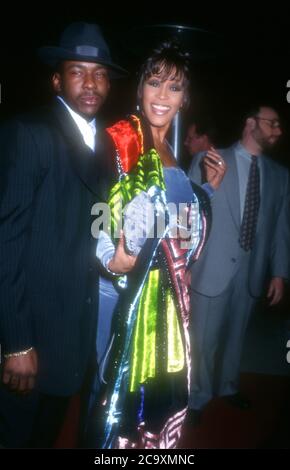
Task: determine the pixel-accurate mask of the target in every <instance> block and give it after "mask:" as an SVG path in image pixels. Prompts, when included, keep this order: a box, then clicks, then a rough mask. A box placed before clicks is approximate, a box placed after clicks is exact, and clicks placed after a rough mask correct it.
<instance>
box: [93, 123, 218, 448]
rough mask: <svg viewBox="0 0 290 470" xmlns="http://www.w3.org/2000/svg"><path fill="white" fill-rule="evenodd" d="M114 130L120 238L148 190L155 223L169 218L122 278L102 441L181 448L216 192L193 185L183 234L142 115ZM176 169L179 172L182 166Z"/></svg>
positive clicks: (114, 201) (113, 224)
mask: <svg viewBox="0 0 290 470" xmlns="http://www.w3.org/2000/svg"><path fill="white" fill-rule="evenodd" d="M108 133H109V134H110V136H111V138H112V140H113V142H114V145H115V149H116V153H115V158H116V165H117V168H118V172H119V181H118V183H117V184H116V185H115V186H114V187H113V188H112V190H111V192H110V197H109V205H110V208H111V221H110V229H111V230H112V232H111V234H112V236H114V233H116V228H117V226H118V224H120V222H121V221H122V218H123V208H124V206H125V205H126V204H128V203H129V202H130V201H132V200H133V198H134V197H135V196H137V195H138V194H140V192H142V191H143V192H145V193H146V194H150V197H151V201H152V204H153V206H154V217H155V225H157V222H158V220H157V219H158V217H159V218H160V217H161V216H162V218H163V221H164V224H163V225H162V224H161V226H162V229H161V232H160V228H159V229H158V233H155V236H154V237H153V236H152V237H151V238H148V239H147V241H146V242H145V244H144V246H143V248H142V250H141V252H140V254H139V256H138V260H137V263H136V266H135V268H134V270H133V271H132V272H131V273H130V274H129V275H127V276H121V277H120V278H119V279H118V280H117V281H116V282H117V284H119V291H120V295H119V301H118V304H117V308H116V310H115V313H114V320H113V332H114V335H113V342H112V344H113V346H112V348H111V350H110V354H109V361H108V365H107V372H106V374H105V376H106V382H107V385H106V389H105V394H104V397H103V404H102V406H101V411H100V415H101V418H100V417H99V418H98V423H97V426H98V439H97V441H98V442H96V446H97V447H101V448H134V447H135V448H168V449H169V448H175V447H176V446H177V443H178V440H179V438H180V435H181V430H182V425H183V423H184V420H185V416H186V411H187V401H188V391H189V380H190V367H191V361H190V341H189V334H188V322H189V313H190V299H189V290H188V286H187V284H186V281H185V272H186V268H187V267H188V265H189V264H190V262H192V261H193V260H194V259H196V258H197V257H198V256H199V254H200V252H201V250H202V247H203V245H204V243H205V240H206V238H207V234H208V226H209V223H208V221H209V212H210V209H209V204H208V198H207V196H206V194H205V193H204V191H203V190H202V189H201V188H199V187H196V188H195V191H193V189H192V187H191V186H190V190H189V197H188V200H187V201H183V202H184V203H185V212H184V214H183V217H185V218H186V222H187V225H188V227H189V233H190V236H189V238H188V239H186V240H185V239H184V236H183V237H182V238H180V236H179V232H178V230H177V229H176V231H175V232H174V229H173V228H172V226H170V223H169V220H170V211H169V209H168V200H167V197H168V188H166V180H167V181H168V182H169V183H170V180H172V181H173V186H174V181H175V176H174V175H173V178H172V175H171V176H170V175H168V174H166V175H165V176H166V178H165V177H164V174H165V173H166V172H167V170H165V169H164V170H165V171H164V170H163V167H162V164H161V161H160V157H159V156H158V154H157V152H156V151H155V150H154V149H149V150H148V151H144V143H143V133H142V129H141V124H140V120H139V119H138V118H137V117H136V116H131V117H130V119H129V120H128V121H120V122H118V123H117V124H115V125H114V126H113V127H111V128H109V129H108ZM174 170H176V171H177V173H176V176H177V174H178V171H182V170H179V169H177V168H174ZM184 178H186V177H185V175H184ZM188 185H189V182H188ZM177 220H178V219H177ZM178 223H179V220H178ZM183 223H184V220H183ZM173 232H174V236H173ZM187 235H188V234H187ZM117 241H118V240H117V239H116V240H115V242H116V243H117ZM181 242H183V243H181Z"/></svg>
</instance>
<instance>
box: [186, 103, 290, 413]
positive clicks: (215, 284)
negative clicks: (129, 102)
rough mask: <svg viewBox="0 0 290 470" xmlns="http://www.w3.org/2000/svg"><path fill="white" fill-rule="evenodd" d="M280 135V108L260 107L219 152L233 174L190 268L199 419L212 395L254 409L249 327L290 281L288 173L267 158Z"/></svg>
mask: <svg viewBox="0 0 290 470" xmlns="http://www.w3.org/2000/svg"><path fill="white" fill-rule="evenodd" d="M281 134H282V131H281V124H280V117H279V115H278V113H277V112H276V110H275V109H273V108H272V107H269V106H265V105H261V106H258V107H256V108H255V109H252V110H251V111H249V113H248V114H247V116H246V118H245V120H244V122H243V131H242V135H241V138H240V141H239V142H236V143H235V144H234V145H233V146H231V147H229V148H226V149H224V150H220V151H219V154H220V155H221V156H222V157H223V159H224V161H225V162H226V164H227V172H226V175H225V177H224V179H223V181H222V183H221V185H220V187H219V188H218V189H217V191H215V193H214V195H213V197H212V214H213V219H212V229H211V233H210V235H209V239H208V242H207V245H206V247H205V250H204V251H203V254H202V256H201V257H200V258H199V260H198V261H197V262H196V263H194V265H193V266H192V269H191V275H192V316H191V337H192V342H193V345H194V350H193V357H194V359H195V368H193V376H192V382H191V393H190V400H189V407H190V408H191V413H190V414H191V415H192V418H193V420H194V417H196V418H198V417H199V418H200V415H201V412H202V410H203V408H204V407H205V406H206V404H207V403H208V402H209V401H210V400H211V399H212V398H213V397H214V396H225V397H226V398H227V401H228V402H229V403H231V404H232V405H234V406H237V407H239V408H241V409H247V408H249V407H250V406H251V404H250V402H249V400H248V399H247V397H245V396H243V395H242V394H241V393H240V391H239V376H240V360H241V352H242V347H243V344H244V337H245V331H246V327H247V324H248V321H249V317H250V315H251V312H252V310H253V307H254V306H255V304H256V302H257V299H259V298H260V297H261V296H262V295H263V293H264V289H265V288H266V292H267V294H266V295H267V297H268V299H269V303H270V305H275V304H277V303H278V302H280V300H281V299H282V297H283V294H284V284H285V280H286V279H289V269H290V268H289V257H290V237H289V224H290V214H289V208H290V205H289V202H290V201H289V174H288V171H287V170H286V169H285V168H283V167H282V166H281V165H279V164H278V163H276V162H275V161H273V160H271V159H270V158H268V157H267V156H266V153H267V151H268V150H270V149H271V148H272V147H273V146H274V145H275V144H276V143H277V141H278V140H279V138H280V136H281ZM202 158H203V156H202V155H199V156H198V158H195V159H194V160H193V162H192V166H191V169H190V172H189V177H190V179H191V180H192V181H194V182H195V183H200V182H201V181H202V171H201V167H200V163H201V161H202Z"/></svg>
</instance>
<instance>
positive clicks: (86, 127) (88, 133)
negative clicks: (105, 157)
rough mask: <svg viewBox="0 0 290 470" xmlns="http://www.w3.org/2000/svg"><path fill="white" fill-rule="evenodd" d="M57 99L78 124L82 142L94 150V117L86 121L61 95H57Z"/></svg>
mask: <svg viewBox="0 0 290 470" xmlns="http://www.w3.org/2000/svg"><path fill="white" fill-rule="evenodd" d="M57 98H58V99H59V101H61V102H62V103H63V104H64V106H65V107H66V108H67V109H68V111H69V113H70V115H71V117H72V118H73V120H74V121H75V123H76V125H77V126H78V128H79V130H80V132H81V134H82V136H83V139H84V142H85V144H86V145H88V146H89V147H90V149H92V151H93V152H94V151H95V146H96V141H95V136H96V119H95V118H94V119H92V120H91V121H90V122H88V121H86V120H85V119H84V118H83V117H82V116H80V115H79V114H77V113H76V112H75V111H73V110H72V109H71V108H70V107H69V106H68V104H67V103H66V102H65V101H64V99H63V98H62V97H61V96H57Z"/></svg>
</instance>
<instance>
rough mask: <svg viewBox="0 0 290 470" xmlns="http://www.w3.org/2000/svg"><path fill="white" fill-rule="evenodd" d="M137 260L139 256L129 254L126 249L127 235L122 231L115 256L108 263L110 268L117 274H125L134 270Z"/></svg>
mask: <svg viewBox="0 0 290 470" xmlns="http://www.w3.org/2000/svg"><path fill="white" fill-rule="evenodd" d="M136 260H137V256H133V255H129V254H128V253H127V252H126V251H125V236H124V233H123V232H121V238H120V240H119V243H118V246H117V249H116V252H115V254H114V256H113V258H112V259H111V260H110V261H109V263H108V269H109V270H110V271H112V272H113V273H115V274H125V273H128V272H130V271H132V269H133V268H134V266H135V263H136Z"/></svg>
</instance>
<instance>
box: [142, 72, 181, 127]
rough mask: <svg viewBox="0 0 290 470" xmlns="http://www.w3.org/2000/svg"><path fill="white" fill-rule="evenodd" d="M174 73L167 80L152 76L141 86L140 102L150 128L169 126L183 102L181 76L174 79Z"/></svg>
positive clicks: (160, 75) (159, 76)
mask: <svg viewBox="0 0 290 470" xmlns="http://www.w3.org/2000/svg"><path fill="white" fill-rule="evenodd" d="M175 75H176V74H175V71H174V70H173V71H172V73H171V74H170V75H169V77H167V78H163V77H162V73H161V74H159V75H152V76H151V77H149V78H148V79H147V80H146V81H145V82H144V85H143V88H142V92H141V101H142V109H143V112H144V114H145V116H146V118H147V119H148V121H149V123H150V125H151V126H154V127H165V126H169V124H170V123H171V121H172V119H173V117H174V116H175V114H176V113H177V112H178V110H179V108H180V107H181V106H182V104H183V102H184V95H185V91H184V84H183V81H184V80H183V76H177V77H175Z"/></svg>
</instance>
